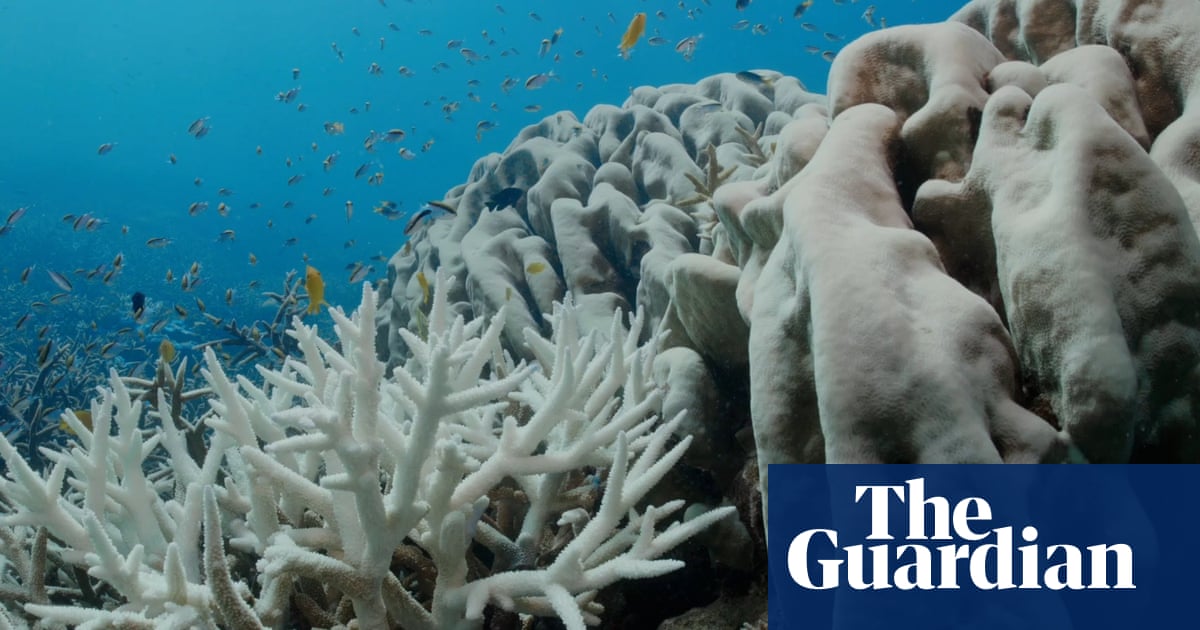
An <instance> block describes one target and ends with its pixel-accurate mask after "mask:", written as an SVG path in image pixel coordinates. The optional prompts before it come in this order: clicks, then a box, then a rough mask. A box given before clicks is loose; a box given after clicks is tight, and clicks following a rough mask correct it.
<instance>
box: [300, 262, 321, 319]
mask: <svg viewBox="0 0 1200 630" xmlns="http://www.w3.org/2000/svg"><path fill="white" fill-rule="evenodd" d="M304 290H306V291H308V309H307V310H306V311H305V312H307V313H308V314H309V315H312V314H313V313H319V312H321V304H324V303H325V281H324V280H322V279H321V272H320V271H317V269H316V268H315V267H313V266H312V265H307V269H306V270H305V272H304Z"/></svg>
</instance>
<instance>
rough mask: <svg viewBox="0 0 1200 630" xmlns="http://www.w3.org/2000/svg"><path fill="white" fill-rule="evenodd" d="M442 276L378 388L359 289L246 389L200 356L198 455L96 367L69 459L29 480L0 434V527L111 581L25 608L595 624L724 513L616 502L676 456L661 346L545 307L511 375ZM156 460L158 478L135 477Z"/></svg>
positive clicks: (106, 613)
mask: <svg viewBox="0 0 1200 630" xmlns="http://www.w3.org/2000/svg"><path fill="white" fill-rule="evenodd" d="M448 284H449V280H448V279H447V278H443V277H439V278H438V282H437V287H438V291H437V292H436V293H435V297H434V302H433V305H432V309H431V312H430V316H429V331H428V337H427V338H426V339H421V338H418V337H416V336H415V335H413V334H411V333H405V341H406V342H407V343H408V344H409V345H410V347H411V348H412V350H413V358H412V360H411V361H410V363H409V364H408V365H405V366H403V367H401V368H397V369H396V370H395V371H394V373H393V374H392V375H391V376H387V375H385V373H384V367H383V365H382V363H380V362H379V361H378V360H377V358H376V352H375V345H374V344H375V333H374V329H373V324H372V323H373V321H374V307H375V299H376V298H375V295H374V293H373V292H372V291H371V290H370V288H369V287H367V288H365V289H364V293H363V302H362V305H361V307H360V308H359V310H358V312H357V313H356V314H355V315H354V316H353V317H348V316H346V315H345V314H344V313H342V312H341V311H340V310H332V311H331V315H332V317H333V319H334V322H335V328H336V333H337V337H338V339H339V341H340V344H339V346H340V347H334V346H333V345H331V344H329V343H328V342H326V341H324V340H322V339H321V338H320V337H318V335H317V331H316V329H315V328H314V327H309V326H304V325H303V324H301V323H299V322H296V323H295V324H294V327H293V330H292V331H291V333H290V334H292V335H293V336H294V338H295V339H296V340H297V342H298V345H299V347H300V349H301V351H302V353H303V357H304V360H303V361H296V360H289V361H288V362H286V363H285V365H284V366H283V367H282V368H281V369H280V370H279V371H270V370H266V369H260V370H259V372H260V374H261V375H262V377H263V380H264V384H263V385H262V386H258V385H255V384H253V383H252V382H250V381H249V380H248V379H245V378H238V379H237V381H236V383H235V382H233V381H231V380H230V379H229V378H228V376H227V375H226V374H225V372H224V371H223V370H222V368H221V366H220V364H219V363H218V362H217V360H216V357H215V356H214V355H213V354H212V353H211V351H210V352H208V353H207V354H206V362H207V369H206V370H205V371H204V374H205V377H206V378H207V379H208V381H209V384H210V386H211V388H212V390H213V391H214V392H215V398H214V399H213V400H212V408H213V412H212V414H211V415H210V416H209V417H208V418H207V423H208V425H209V426H211V427H212V428H213V429H215V432H214V434H213V436H212V439H211V443H210V446H209V450H208V453H207V455H206V457H205V460H204V461H203V462H199V463H197V462H195V461H194V460H192V459H191V458H190V457H189V456H188V455H187V450H186V448H185V447H184V444H183V440H182V437H181V435H180V434H179V433H178V432H177V431H176V429H175V428H174V427H173V426H170V423H167V424H166V425H164V426H162V427H161V428H159V427H157V426H156V427H155V428H154V430H151V431H144V430H143V429H141V428H139V426H138V425H139V421H140V420H141V417H142V410H141V407H140V405H139V404H137V403H134V402H132V399H131V397H130V395H129V392H128V390H126V389H125V388H124V386H123V384H122V383H121V382H120V380H119V379H118V378H116V376H115V375H113V377H112V379H111V387H112V389H111V390H104V391H103V392H102V396H101V398H100V399H98V400H97V401H96V402H95V403H94V404H93V409H92V411H93V417H94V418H95V421H96V424H95V432H94V433H92V432H89V431H88V430H87V429H86V428H85V427H83V426H82V424H79V423H78V422H75V423H73V427H74V429H75V430H76V431H77V432H78V434H79V436H80V443H79V445H78V446H77V447H76V448H74V449H73V450H72V451H71V452H69V453H56V454H53V460H54V461H55V462H56V465H55V467H54V469H53V470H52V471H51V472H50V473H49V474H48V476H47V477H45V478H43V477H39V476H38V475H37V474H36V473H34V472H33V471H32V470H31V469H29V467H28V466H26V465H24V462H23V461H22V460H20V458H19V457H16V456H15V451H14V450H13V449H12V447H11V445H9V444H8V443H7V442H5V441H4V440H2V439H0V455H3V456H4V457H5V458H6V459H7V460H8V462H9V466H10V470H11V471H12V472H11V473H10V478H9V479H4V480H2V481H0V492H2V493H3V496H4V497H5V498H6V499H7V501H8V502H9V503H10V504H11V505H12V506H13V508H14V512H13V513H12V514H10V515H8V516H6V517H4V518H3V519H2V520H0V525H4V526H7V527H14V526H23V525H32V524H37V525H42V526H45V528H46V529H47V531H48V532H49V534H50V537H51V540H52V542H51V544H50V551H49V553H50V555H51V556H53V557H54V558H56V559H57V561H58V562H59V563H60V564H61V565H62V566H63V567H69V566H70V565H74V566H79V567H84V568H86V569H87V571H88V573H89V574H90V575H91V576H92V577H93V578H96V579H98V580H101V581H102V582H104V583H106V585H107V586H106V587H105V593H106V594H105V595H95V594H93V596H92V597H88V596H86V595H85V594H84V593H83V592H82V590H83V589H82V586H88V590H90V586H89V585H88V584H84V585H81V588H80V589H79V590H71V589H60V592H59V596H58V598H57V599H55V600H53V601H55V602H56V603H54V604H44V603H41V604H32V603H30V604H26V605H25V611H26V612H27V613H29V614H32V615H35V616H37V617H40V618H42V619H44V620H46V621H50V622H57V623H69V624H80V627H99V626H105V625H111V624H114V623H122V624H126V625H130V626H145V627H151V626H154V627H168V626H173V627H183V626H190V625H203V626H215V625H216V624H218V623H223V624H225V625H227V626H230V627H239V628H241V627H259V626H280V625H283V624H285V623H288V622H289V621H291V619H289V618H288V616H287V615H303V616H305V617H307V621H308V622H309V623H310V624H313V625H335V624H338V623H346V622H347V621H348V620H349V619H350V618H354V619H356V620H357V624H358V627H361V628H375V627H387V626H391V625H399V626H401V627H404V628H456V627H457V628H470V627H478V626H480V625H482V622H483V611H484V608H485V607H486V606H487V605H489V604H492V605H496V606H499V607H500V608H503V609H506V610H511V611H516V612H521V613H531V614H554V615H557V616H559V617H561V618H562V619H563V620H564V622H565V623H566V625H567V626H568V627H571V628H582V627H583V626H584V625H585V623H596V622H598V620H599V618H598V615H599V613H600V607H599V606H598V605H597V604H595V603H594V602H593V601H592V599H593V597H594V596H595V594H596V593H597V591H598V590H599V589H601V588H603V587H605V586H607V585H608V584H611V583H613V582H615V581H617V580H620V579H628V578H638V577H648V576H654V575H659V574H662V573H666V572H668V571H671V570H674V569H676V568H678V567H679V566H681V564H682V563H681V562H679V561H676V560H669V559H662V558H661V556H662V554H664V553H665V552H667V551H669V550H670V549H671V548H673V547H674V546H675V545H677V544H679V543H680V542H682V541H684V540H686V539H687V538H688V537H690V536H691V535H693V534H694V533H696V532H697V531H699V530H700V529H702V528H704V527H706V526H707V525H709V524H711V523H713V522H715V521H716V520H719V519H721V518H724V517H725V516H727V515H728V514H729V513H730V512H731V511H732V510H731V509H722V510H713V511H711V512H708V513H707V514H705V515H703V516H701V517H699V518H696V519H693V520H690V521H688V522H687V523H684V524H673V525H670V526H668V527H666V528H664V529H661V530H660V529H659V527H658V525H659V524H660V523H663V522H664V521H665V520H666V519H667V518H668V517H669V516H670V515H671V514H672V513H674V512H675V511H677V510H678V509H679V508H680V507H681V506H682V505H681V504H682V502H681V501H672V502H669V503H667V504H666V505H663V506H659V507H653V506H651V507H646V508H644V509H643V510H641V511H638V510H637V509H636V508H635V506H636V505H637V504H638V502H639V501H641V500H642V498H643V497H644V496H645V495H646V493H647V492H648V491H649V490H650V489H651V488H652V487H653V486H654V485H655V483H657V482H658V481H659V480H660V479H661V478H662V477H663V475H665V474H666V472H667V471H669V470H670V469H671V467H672V466H674V464H675V463H676V462H677V461H678V459H679V458H680V456H681V455H682V453H683V451H684V450H685V449H686V448H687V446H688V444H689V443H690V438H685V439H683V440H680V441H679V442H678V443H676V444H675V445H673V446H670V447H668V440H669V439H671V435H672V432H673V430H674V429H675V428H676V427H677V426H678V424H679V421H680V418H681V417H682V416H679V417H676V418H673V419H671V420H669V421H666V422H660V421H659V419H658V418H657V417H656V416H655V411H656V410H657V409H658V408H659V407H660V406H661V397H662V394H661V392H660V390H659V389H658V388H657V387H656V386H655V385H654V383H653V382H652V380H651V379H650V374H651V365H652V362H653V359H654V356H655V354H656V347H657V339H654V340H652V342H651V343H647V344H644V345H640V346H639V345H638V338H639V335H640V333H641V327H642V318H641V317H636V318H633V320H632V321H631V322H630V323H631V326H630V327H629V329H628V330H626V329H625V328H624V327H622V326H621V325H620V321H619V318H618V317H614V321H613V325H612V328H611V330H610V331H609V337H608V339H609V340H610V341H600V339H599V337H597V336H596V335H594V334H592V335H588V336H584V335H582V334H581V332H580V331H579V329H578V325H577V322H576V316H575V313H574V310H573V307H572V306H571V305H570V304H569V303H568V304H566V305H562V306H561V307H559V308H557V310H556V312H555V313H554V314H553V321H554V323H555V324H554V331H555V332H554V336H553V338H552V339H551V340H546V339H543V338H541V337H539V336H537V335H534V334H530V335H528V343H529V344H530V347H531V349H532V352H533V354H534V355H535V356H536V357H537V358H538V364H536V365H514V364H513V363H512V361H511V359H508V358H507V357H506V356H505V355H504V354H503V352H502V350H501V348H500V344H499V337H500V332H501V329H502V323H503V321H504V320H503V317H504V313H503V312H501V313H499V314H497V315H496V316H495V317H494V318H492V320H491V321H490V322H487V324H486V326H485V322H483V321H480V320H476V321H473V322H470V323H467V322H464V321H463V320H462V318H461V317H460V318H456V319H453V320H452V319H451V318H450V316H449V309H448V308H447V304H446V296H445V291H444V290H443V289H442V287H444V286H447V285H448ZM159 404H160V409H162V410H163V411H165V407H166V403H165V401H164V400H162V399H160V401H159ZM163 411H160V414H161V413H162V412H163ZM114 424H115V425H116V431H115V432H114V433H112V434H111V435H110V429H111V427H112V425H114ZM152 455H155V456H158V457H166V458H168V459H169V460H170V462H171V463H170V469H171V470H167V469H166V468H163V469H161V470H157V471H155V473H154V474H151V475H147V474H145V473H144V472H143V471H144V470H145V469H146V468H147V467H148V466H147V465H146V462H147V459H148V458H149V457H151V456H152ZM64 482H66V487H65V488H64V487H63V484H64ZM597 494H602V498H601V499H600V504H599V508H598V509H589V508H591V507H592V505H591V504H592V503H593V501H590V500H588V499H589V497H590V498H594V497H595V496H596V495H597ZM489 496H492V497H496V499H497V500H496V503H495V504H494V505H493V503H492V500H491V499H490V498H489ZM201 524H202V525H203V527H202V529H203V531H201ZM473 543H476V544H478V545H479V546H481V547H483V548H486V549H488V550H489V551H490V554H489V555H490V557H491V559H492V564H491V565H490V566H487V565H485V564H484V563H483V562H482V561H481V559H480V556H479V555H477V554H476V552H474V551H473V550H472V544H473ZM226 547H228V550H227V549H226ZM476 548H478V547H476ZM247 559H255V560H256V562H255V567H254V571H251V570H250V568H249V562H247V561H246V560H247ZM395 567H400V568H399V569H397V568H395ZM431 567H432V568H435V569H436V571H435V572H430V568H431ZM84 582H89V581H88V580H84ZM57 602H66V603H65V604H64V603H57ZM89 605H90V606H91V608H90V609H89V608H87V606H89Z"/></svg>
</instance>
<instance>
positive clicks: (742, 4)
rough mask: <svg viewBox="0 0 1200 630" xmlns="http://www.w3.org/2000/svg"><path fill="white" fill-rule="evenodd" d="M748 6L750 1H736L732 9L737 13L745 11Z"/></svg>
mask: <svg viewBox="0 0 1200 630" xmlns="http://www.w3.org/2000/svg"><path fill="white" fill-rule="evenodd" d="M748 6H750V0H737V2H734V3H733V7H734V8H735V9H737V10H738V11H741V10H743V9H745V8H746V7H748Z"/></svg>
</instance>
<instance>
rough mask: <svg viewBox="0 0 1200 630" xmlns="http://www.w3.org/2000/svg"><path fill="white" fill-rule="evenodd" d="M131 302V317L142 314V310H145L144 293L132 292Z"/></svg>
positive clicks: (137, 316) (135, 317)
mask: <svg viewBox="0 0 1200 630" xmlns="http://www.w3.org/2000/svg"><path fill="white" fill-rule="evenodd" d="M131 302H132V303H133V317H134V319H137V318H139V317H141V316H142V311H144V310H146V295H145V294H144V293H142V292H141V291H137V292H136V293H134V294H133V298H132V300H131Z"/></svg>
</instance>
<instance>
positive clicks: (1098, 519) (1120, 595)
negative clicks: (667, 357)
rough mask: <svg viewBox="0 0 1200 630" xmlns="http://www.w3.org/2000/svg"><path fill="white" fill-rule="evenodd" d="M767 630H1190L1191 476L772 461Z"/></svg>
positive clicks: (1198, 567) (1199, 589)
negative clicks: (795, 629)
mask: <svg viewBox="0 0 1200 630" xmlns="http://www.w3.org/2000/svg"><path fill="white" fill-rule="evenodd" d="M768 480H769V484H770V486H769V500H770V502H769V505H768V508H769V511H768V520H767V528H768V529H767V535H768V546H769V554H770V566H769V571H770V575H769V582H770V585H769V586H770V591H769V598H770V602H769V614H770V627H771V628H772V629H785V628H786V629H792V628H797V629H808V628H813V629H818V630H825V629H836V630H873V629H884V628H887V629H888V630H908V629H910V628H911V629H920V630H939V629H945V630H951V629H954V630H957V629H966V628H969V629H971V630H993V629H994V630H1002V629H1003V630H1041V629H1046V630H1050V629H1054V630H1069V629H1072V628H1075V629H1079V630H1084V629H1088V630H1091V629H1098V628H1139V629H1140V628H1146V629H1148V628H1200V466H1166V465H1161V466H1160V465H1149V466H1034V465H1029V466H1020V465H996V466H984V465H979V466H967V465H923V466H915V465H914V466H899V465H893V466H867V465H828V466H816V465H813V466H808V465H775V464H772V465H771V466H770V470H769V474H768Z"/></svg>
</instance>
